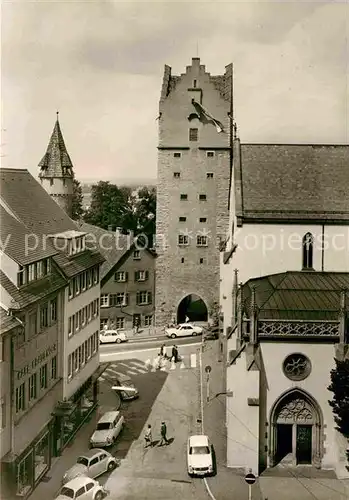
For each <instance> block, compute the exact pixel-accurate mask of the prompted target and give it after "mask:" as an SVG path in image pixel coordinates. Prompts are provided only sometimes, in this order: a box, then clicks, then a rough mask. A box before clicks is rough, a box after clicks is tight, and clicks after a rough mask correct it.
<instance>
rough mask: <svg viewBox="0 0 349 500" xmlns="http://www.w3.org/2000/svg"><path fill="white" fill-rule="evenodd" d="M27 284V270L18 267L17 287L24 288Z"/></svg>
mask: <svg viewBox="0 0 349 500" xmlns="http://www.w3.org/2000/svg"><path fill="white" fill-rule="evenodd" d="M25 282H26V280H25V269H24V267H23V266H18V273H17V286H23V285H24V284H25Z"/></svg>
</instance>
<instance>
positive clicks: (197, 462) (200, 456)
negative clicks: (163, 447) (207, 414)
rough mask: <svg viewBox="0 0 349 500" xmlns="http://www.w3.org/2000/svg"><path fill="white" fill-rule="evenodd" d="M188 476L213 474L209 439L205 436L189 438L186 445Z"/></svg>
mask: <svg viewBox="0 0 349 500" xmlns="http://www.w3.org/2000/svg"><path fill="white" fill-rule="evenodd" d="M187 465H188V474H189V476H205V475H206V474H212V473H213V456H212V448H211V445H210V442H209V439H208V437H207V436H205V435H203V434H202V435H196V436H190V438H189V439H188V445H187Z"/></svg>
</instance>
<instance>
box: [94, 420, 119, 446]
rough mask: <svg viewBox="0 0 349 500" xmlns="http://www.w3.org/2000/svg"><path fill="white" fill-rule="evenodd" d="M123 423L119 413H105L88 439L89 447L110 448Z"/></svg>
mask: <svg viewBox="0 0 349 500" xmlns="http://www.w3.org/2000/svg"><path fill="white" fill-rule="evenodd" d="M124 423H125V419H124V417H123V416H122V415H121V413H120V412H119V411H107V412H106V413H104V415H103V416H102V417H101V418H100V419H99V420H98V423H97V427H96V430H95V431H94V433H93V434H92V436H91V438H90V447H91V448H99V447H101V448H102V447H104V446H112V445H113V444H114V443H115V441H116V438H117V437H118V435H119V434H120V432H121V430H122V427H123V425H124Z"/></svg>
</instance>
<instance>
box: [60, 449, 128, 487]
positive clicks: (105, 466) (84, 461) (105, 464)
mask: <svg viewBox="0 0 349 500" xmlns="http://www.w3.org/2000/svg"><path fill="white" fill-rule="evenodd" d="M119 464H120V461H119V460H118V459H117V458H115V457H113V456H112V455H111V454H110V453H109V452H108V451H105V450H100V449H99V448H95V449H94V450H90V451H88V452H87V453H84V454H83V455H80V456H79V457H78V458H77V460H76V464H75V465H73V467H71V468H70V469H69V470H67V472H66V473H65V474H64V476H63V481H62V482H63V484H66V483H68V482H69V481H71V480H72V479H75V478H76V477H79V476H87V477H91V478H92V479H95V478H96V477H98V476H100V475H101V474H104V473H105V472H110V471H112V470H114V469H115V468H116V467H117V466H118V465H119Z"/></svg>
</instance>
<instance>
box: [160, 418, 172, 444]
mask: <svg viewBox="0 0 349 500" xmlns="http://www.w3.org/2000/svg"><path fill="white" fill-rule="evenodd" d="M160 432H161V439H160V443H159V446H163V444H164V443H165V444H170V443H169V440H168V439H167V436H166V434H167V426H166V424H165V422H161V431H160Z"/></svg>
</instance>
